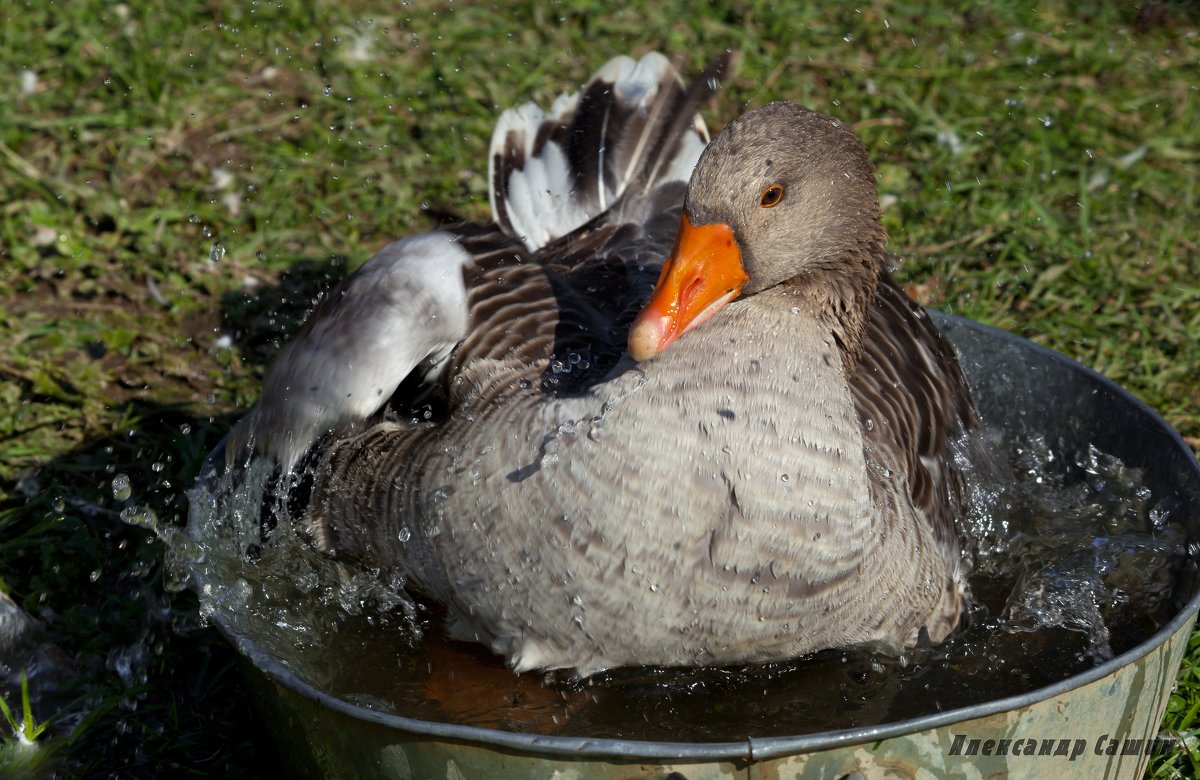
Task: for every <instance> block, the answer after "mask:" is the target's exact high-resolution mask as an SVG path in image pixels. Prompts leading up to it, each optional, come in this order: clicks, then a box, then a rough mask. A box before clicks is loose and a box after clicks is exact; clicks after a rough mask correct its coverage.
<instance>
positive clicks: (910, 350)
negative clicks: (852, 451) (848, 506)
mask: <svg viewBox="0 0 1200 780" xmlns="http://www.w3.org/2000/svg"><path fill="white" fill-rule="evenodd" d="M850 388H851V392H852V393H853V395H854V402H855V406H856V407H857V409H858V414H859V418H860V420H861V421H862V425H863V439H864V441H865V442H866V446H867V448H868V462H869V463H870V464H871V466H872V468H874V469H876V470H877V472H882V473H883V474H884V476H885V477H887V476H889V472H890V473H891V476H894V474H895V473H901V474H907V475H908V476H907V485H906V486H907V489H908V492H909V495H910V496H911V497H912V500H913V504H914V505H915V506H916V507H917V508H918V509H919V510H921V511H923V512H924V514H925V517H926V518H927V519H928V520H929V522H930V524H931V525H932V526H933V530H934V534H935V536H936V538H937V540H938V541H939V542H940V543H942V545H943V547H944V548H946V549H955V550H956V549H957V536H956V533H955V518H956V516H957V514H958V511H959V509H960V506H959V505H960V503H961V496H960V492H961V491H960V483H959V480H960V476H959V474H958V473H957V471H956V470H955V468H954V466H953V463H952V461H951V455H950V452H949V444H950V442H951V440H952V439H953V437H954V436H956V435H957V434H959V433H961V432H962V431H964V430H967V429H970V428H972V427H974V426H975V425H976V424H977V416H976V412H975V407H974V404H973V402H972V401H971V393H970V390H969V389H968V387H967V383H966V380H965V379H964V378H963V375H962V371H961V370H960V368H959V366H958V359H957V357H956V356H955V354H954V350H953V348H952V347H951V346H950V344H949V343H948V342H947V341H946V340H945V339H943V338H942V336H941V334H940V333H938V331H937V330H936V329H935V328H934V327H933V323H932V322H931V321H930V319H929V315H928V314H927V313H926V312H925V310H924V308H923V307H921V306H920V305H919V304H917V303H915V302H914V301H912V300H911V299H910V298H909V297H908V296H907V295H905V293H904V292H903V291H902V290H901V289H900V288H899V287H897V286H896V284H895V282H893V281H892V279H891V277H890V276H888V275H886V274H885V275H884V276H883V277H882V278H881V279H880V282H879V287H878V289H877V291H876V295H875V302H874V304H873V306H872V307H871V314H870V320H869V322H868V325H867V332H866V335H865V337H864V338H863V352H862V357H861V358H860V361H859V364H858V367H857V369H856V370H855V372H854V374H853V375H852V376H851V377H850Z"/></svg>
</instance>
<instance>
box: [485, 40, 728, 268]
mask: <svg viewBox="0 0 1200 780" xmlns="http://www.w3.org/2000/svg"><path fill="white" fill-rule="evenodd" d="M729 61H730V55H729V54H728V53H726V54H724V55H722V56H721V57H719V58H717V60H715V61H714V62H713V64H712V65H710V66H709V68H708V70H706V71H705V73H704V74H703V75H702V76H701V77H700V78H699V79H697V80H696V81H695V82H694V83H693V84H692V86H691V87H690V88H686V89H685V87H684V83H683V80H682V79H681V78H680V77H679V74H678V73H677V72H676V70H675V68H674V67H673V66H672V65H671V63H670V62H669V61H668V60H667V58H666V57H664V56H662V55H661V54H658V53H657V52H651V53H650V54H647V55H646V56H644V57H643V58H642V59H641V60H639V61H634V60H633V59H631V58H629V57H624V56H622V57H616V58H614V59H612V60H610V61H609V62H608V63H607V64H606V65H605V66H604V67H602V68H601V69H600V70H599V71H597V73H596V75H595V76H593V77H592V79H591V81H589V82H588V83H587V85H586V86H584V88H583V90H582V91H581V92H579V93H576V94H572V95H562V96H560V97H559V98H558V99H557V100H556V101H555V102H554V105H553V106H552V107H551V109H550V111H548V112H543V111H542V110H541V109H540V108H538V107H537V106H536V105H533V104H532V103H531V104H527V105H524V106H521V107H520V108H516V109H510V110H508V111H505V112H504V114H503V115H502V116H501V117H500V121H499V122H497V124H496V130H495V132H494V133H493V135H492V144H491V150H490V154H489V164H488V177H489V179H490V181H491V185H492V188H491V202H492V216H493V218H494V219H495V221H496V223H497V224H498V225H500V227H501V229H503V230H504V231H505V232H506V233H507V234H509V235H510V236H512V237H514V238H517V239H519V240H521V241H522V242H524V244H525V246H526V247H527V248H529V249H530V250H531V251H533V250H537V249H539V248H541V247H543V246H545V245H546V244H548V243H550V242H551V241H553V240H555V239H556V238H559V237H561V236H563V235H565V234H567V233H570V232H571V231H573V230H575V229H576V228H578V227H580V226H581V225H583V224H584V223H586V222H588V221H589V220H591V219H594V218H595V217H597V216H598V215H600V214H602V213H604V212H605V211H608V210H609V209H613V208H614V207H618V208H619V207H620V206H621V205H622V204H623V203H628V202H632V201H634V200H636V199H638V198H640V196H642V195H645V194H647V193H648V192H650V191H651V190H652V189H654V188H655V187H657V186H658V185H660V184H662V183H665V182H669V181H681V182H684V183H686V182H687V179H688V177H689V176H690V175H691V171H692V168H693V167H695V164H696V161H697V160H698V159H699V157H700V153H701V151H703V149H704V146H705V144H707V143H708V131H707V129H706V128H705V126H704V120H703V119H701V118H700V115H699V113H698V112H699V109H700V107H701V106H702V105H703V104H704V102H705V101H707V100H708V98H709V97H711V95H712V94H713V92H714V91H715V89H716V85H717V80H718V78H719V76H720V75H721V74H722V73H723V72H724V71H725V69H726V68H727V67H728V65H729ZM621 216H622V217H623V218H624V217H632V216H633V215H627V214H624V213H622V214H621Z"/></svg>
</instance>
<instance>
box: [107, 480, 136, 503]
mask: <svg viewBox="0 0 1200 780" xmlns="http://www.w3.org/2000/svg"><path fill="white" fill-rule="evenodd" d="M112 494H113V498H115V499H117V500H118V501H128V500H129V497H130V496H131V495H133V487H132V486H131V485H130V484H129V477H128V476H126V475H125V474H118V475H116V476H115V477H113V481H112Z"/></svg>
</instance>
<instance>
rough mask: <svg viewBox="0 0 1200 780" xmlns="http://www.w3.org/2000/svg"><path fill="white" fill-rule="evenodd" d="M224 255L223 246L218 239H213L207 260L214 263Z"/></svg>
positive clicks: (219, 260)
mask: <svg viewBox="0 0 1200 780" xmlns="http://www.w3.org/2000/svg"><path fill="white" fill-rule="evenodd" d="M224 257H225V247H223V246H221V242H220V241H214V242H213V245H212V247H211V248H210V249H209V250H208V262H210V263H212V264H213V265H216V264H217V263H219V262H221V260H222V259H223V258H224Z"/></svg>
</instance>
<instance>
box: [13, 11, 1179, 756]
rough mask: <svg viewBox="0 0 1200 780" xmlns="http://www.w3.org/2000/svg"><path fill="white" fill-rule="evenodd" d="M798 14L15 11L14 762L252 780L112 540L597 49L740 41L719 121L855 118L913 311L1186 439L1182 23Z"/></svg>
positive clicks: (232, 698) (143, 578) (172, 631)
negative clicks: (783, 108)
mask: <svg viewBox="0 0 1200 780" xmlns="http://www.w3.org/2000/svg"><path fill="white" fill-rule="evenodd" d="M783 5H784V4H782V3H766V2H757V3H732V2H714V3H712V4H709V5H707V6H704V7H695V6H697V4H694V3H676V4H667V5H666V6H662V5H660V4H658V3H654V4H651V3H634V4H631V5H629V6H628V7H626V8H625V9H624V10H620V11H609V10H608V5H607V4H604V3H599V2H590V1H588V0H579V1H575V0H570V1H568V2H563V3H561V4H558V5H554V6H549V5H544V4H539V3H528V4H523V5H521V6H519V7H518V8H516V9H515V10H497V9H493V8H490V7H484V6H479V7H476V6H467V7H460V6H458V5H455V6H453V7H451V6H449V5H428V4H414V5H411V6H404V5H401V4H398V3H383V2H366V1H365V0H359V1H358V2H351V3H348V4H344V3H334V2H324V1H323V0H312V1H311V2H300V3H278V4H277V3H233V2H207V3H201V2H196V1H195V0H177V1H176V2H173V3H170V4H143V3H128V4H112V3H106V2H98V1H96V2H85V1H84V0H74V1H71V0H68V1H67V2H60V3H55V4H47V3H42V2H32V1H29V2H25V1H24V0H19V1H18V2H16V3H9V4H7V5H5V6H4V8H3V10H0V18H2V19H3V24H2V25H0V106H2V108H0V590H3V591H4V592H6V593H8V594H9V595H11V596H12V598H13V599H14V600H16V601H17V602H19V603H20V604H21V605H22V606H24V607H25V609H26V610H27V611H28V612H30V613H32V614H34V615H37V616H39V617H41V618H42V620H43V622H44V623H45V625H46V633H47V637H48V638H49V640H50V641H51V642H52V643H53V644H54V645H56V646H57V647H58V648H59V650H60V651H61V653H62V656H63V659H64V661H63V662H64V664H65V665H66V668H68V669H70V673H69V674H63V675H60V676H49V675H41V676H39V675H38V674H31V676H30V687H31V693H32V706H33V715H34V717H35V719H36V722H37V723H42V722H45V721H49V722H50V726H49V727H48V729H47V730H46V731H45V732H44V733H42V734H41V735H39V738H38V739H37V740H36V741H35V744H36V745H38V746H39V747H37V748H36V750H39V751H41V754H42V758H40V759H39V763H37V765H36V767H41V769H40V770H39V769H37V768H36V767H35V766H34V765H33V764H30V765H28V766H27V768H26V769H25V770H22V771H26V772H36V771H47V768H53V767H55V766H58V767H60V768H61V770H62V771H63V772H64V773H65V774H68V775H75V774H96V775H102V774H103V775H107V774H110V773H115V774H116V775H119V776H144V775H156V774H166V773H168V772H171V773H176V772H187V773H192V774H198V775H202V776H203V775H207V776H239V775H240V776H247V775H255V774H259V773H265V772H266V771H267V770H268V768H269V767H270V766H271V759H270V757H269V756H267V757H265V758H264V757H263V755H264V754H263V752H262V751H263V750H265V749H266V748H264V747H263V745H264V744H265V740H264V737H263V735H262V734H261V733H259V732H258V731H257V729H256V725H255V724H254V722H253V721H252V720H250V719H249V716H248V715H247V714H246V713H245V712H244V711H243V704H244V702H243V701H242V700H241V698H240V694H239V691H238V688H237V687H236V685H237V684H236V667H235V666H234V658H233V656H232V653H231V652H230V651H229V650H228V649H227V648H226V647H225V646H224V644H223V642H222V641H221V640H220V639H219V638H217V637H215V636H214V635H213V633H212V632H211V631H209V630H206V629H205V628H204V627H203V626H201V625H200V624H199V619H198V617H197V615H196V610H195V600H194V598H193V597H192V596H190V595H189V594H187V593H182V594H178V593H170V592H167V591H166V590H164V588H163V587H162V577H163V575H162V565H161V562H160V561H161V557H162V555H161V553H162V550H161V546H160V545H159V543H158V542H157V541H155V540H154V539H152V538H150V537H149V535H148V534H147V533H145V532H144V531H142V530H141V529H138V528H133V527H130V526H128V525H125V524H123V523H122V522H120V520H119V517H118V515H119V513H120V511H121V510H122V509H123V508H125V507H126V506H127V505H136V506H139V507H149V508H152V509H153V510H154V511H155V512H156V514H157V515H158V516H159V517H160V518H161V519H162V520H163V521H165V522H180V521H181V519H182V517H183V516H184V513H185V501H184V499H183V497H182V494H181V490H182V489H183V488H184V487H186V486H187V485H188V484H189V483H190V481H191V479H192V478H193V476H194V474H195V472H196V470H197V468H198V464H199V462H200V460H201V459H202V457H203V455H204V453H205V452H206V451H207V450H208V449H209V448H210V447H211V446H213V445H214V444H215V443H216V441H217V440H218V439H219V437H220V436H221V435H222V433H223V432H224V431H225V430H226V429H227V428H228V427H229V425H230V424H231V420H232V419H234V418H235V416H236V414H237V412H238V411H239V410H241V409H244V408H246V407H247V406H248V405H249V404H250V403H252V402H253V399H254V397H255V394H256V392H257V390H256V387H257V382H258V380H259V379H260V378H261V374H262V370H263V367H264V363H265V362H266V361H267V360H269V358H270V356H271V354H272V353H273V351H274V350H275V349H277V348H278V346H279V343H280V340H281V339H283V338H286V336H287V334H289V333H290V332H292V331H293V330H294V329H295V328H296V326H297V324H298V323H299V322H300V321H301V320H302V318H303V316H304V314H305V312H306V311H307V310H309V309H310V308H311V306H312V302H313V299H314V297H315V296H317V295H318V294H319V293H320V291H321V290H322V289H324V288H325V287H327V286H328V284H330V283H331V282H332V281H333V280H336V279H337V278H340V277H341V276H342V275H343V274H344V273H345V272H346V271H347V270H348V269H350V268H353V267H356V266H357V265H358V264H360V263H361V262H362V261H363V260H365V259H366V258H367V257H368V256H369V255H370V254H371V253H372V252H373V251H374V250H375V249H377V248H378V247H380V246H381V245H383V244H384V243H386V242H387V241H389V240H391V239H392V238H394V237H396V236H399V235H401V234H403V233H406V232H408V231H411V230H418V229H422V228H424V227H426V226H428V225H429V224H430V221H429V220H428V219H427V218H426V217H424V216H423V215H422V213H421V210H422V206H427V207H430V208H435V209H451V210H455V211H458V212H460V213H464V214H466V215H468V216H473V217H482V216H485V215H486V213H487V207H486V183H485V180H484V175H485V172H486V161H485V150H486V144H487V141H488V138H489V137H490V132H491V124H492V122H493V121H494V119H495V117H496V116H497V114H498V113H499V111H500V110H501V109H503V108H505V107H508V106H511V105H513V104H515V103H518V102H524V101H526V100H529V99H536V100H538V101H541V102H542V103H543V104H544V103H547V102H548V101H549V100H551V99H552V98H553V97H554V96H555V95H556V94H557V93H558V92H559V91H561V90H564V89H569V88H573V87H575V86H577V85H579V84H581V83H582V82H583V81H584V80H585V79H586V78H587V77H588V75H589V74H590V73H591V72H592V71H593V70H594V69H595V68H597V67H598V66H599V65H600V64H602V63H603V62H604V61H605V60H606V59H607V58H609V57H610V56H612V55H615V54H618V53H637V54H640V53H642V52H644V51H646V50H649V49H651V48H656V49H659V50H662V51H664V52H666V53H668V54H670V55H679V56H681V57H682V58H683V62H684V64H685V67H686V68H687V69H688V70H689V71H691V72H695V71H697V70H698V69H699V68H700V67H701V66H702V65H703V64H704V62H705V61H706V60H707V59H708V58H710V57H711V56H712V55H713V54H714V53H715V52H716V51H718V50H720V49H722V48H725V47H734V48H737V49H739V50H741V51H742V53H743V56H742V61H741V66H740V70H739V71H738V72H737V73H736V74H735V75H733V76H732V77H730V78H729V79H727V83H726V84H725V85H724V88H723V90H722V92H721V94H720V97H719V99H718V100H717V102H716V105H715V106H714V107H713V108H712V109H711V110H710V111H709V112H708V118H709V120H710V126H712V127H713V128H714V129H715V128H718V127H720V126H721V125H722V124H724V123H725V122H727V121H728V120H730V119H731V118H733V117H734V116H736V115H737V114H738V113H739V112H740V111H742V110H743V109H744V108H745V107H746V106H750V105H758V104H761V103H763V102H766V101H768V100H772V99H779V98H790V99H794V100H797V101H799V102H802V103H805V104H807V105H809V106H810V107H812V108H815V109H818V110H821V111H825V112H828V113H832V114H834V115H836V116H838V117H840V118H842V119H844V120H846V121H849V122H852V123H855V125H856V127H857V129H858V132H859V134H860V135H861V137H862V138H863V140H864V141H865V142H866V144H867V146H868V148H869V149H870V150H871V154H872V157H873V159H874V160H875V161H876V163H877V165H878V168H879V175H880V190H881V194H882V195H883V197H884V199H885V202H887V203H890V205H889V206H888V208H887V209H886V211H885V222H886V224H887V227H888V229H889V231H890V233H891V241H892V248H893V249H894V250H895V251H897V252H898V253H900V254H901V255H903V256H905V257H906V258H907V262H906V266H905V271H904V276H905V279H906V280H907V281H908V282H909V283H910V285H911V289H912V290H913V291H914V292H915V293H916V294H918V295H919V296H920V297H921V298H923V299H924V300H925V301H926V302H928V303H930V304H931V305H934V306H937V307H939V308H943V309H949V310H951V311H954V312H956V313H960V314H964V315H966V316H969V317H972V318H975V319H979V320H982V321H984V322H987V323H990V324H994V325H998V326H1000V327H1003V328H1007V329H1010V330H1013V331H1015V332H1017V333H1019V334H1021V335H1023V336H1026V337H1028V338H1031V339H1033V340H1035V341H1037V342H1040V343H1043V344H1046V345H1048V346H1050V347H1053V348H1055V349H1058V350H1060V351H1062V352H1065V353H1066V354H1068V355H1071V356H1072V357H1075V358H1076V359H1078V360H1080V361H1082V362H1083V363H1086V364H1088V365H1091V366H1094V367H1096V368H1097V369H1099V370H1101V371H1102V372H1104V373H1105V374H1107V375H1108V376H1110V377H1111V378H1113V379H1114V380H1116V381H1117V382H1119V383H1121V384H1122V385H1125V386H1126V387H1128V388H1130V389H1131V390H1132V391H1133V392H1135V393H1136V394H1138V395H1139V396H1140V397H1142V398H1143V399H1145V400H1146V401H1147V402H1149V403H1150V404H1151V405H1152V406H1154V407H1155V408H1157V409H1158V410H1159V411H1160V412H1161V413H1162V414H1163V415H1164V416H1165V417H1166V418H1167V420H1168V421H1169V422H1171V423H1172V424H1173V425H1175V426H1176V427H1177V428H1178V429H1179V430H1180V431H1181V432H1182V433H1183V435H1184V436H1185V437H1187V439H1188V441H1189V442H1190V443H1191V444H1192V446H1193V447H1196V446H1198V445H1200V369H1198V367H1200V251H1198V250H1200V247H1198V243H1200V239H1198V233H1197V230H1196V224H1197V223H1196V214H1197V205H1198V204H1197V186H1198V185H1197V181H1198V179H1200V177H1198V176H1197V175H1196V169H1197V164H1198V163H1200V142H1198V140H1197V139H1198V138H1200V135H1198V133H1197V128H1198V127H1200V67H1198V66H1197V62H1198V61H1200V18H1198V16H1197V13H1196V11H1195V10H1194V7H1193V6H1191V5H1189V4H1186V3H1182V2H1180V3H1165V2H1149V3H1143V4H1141V6H1140V8H1139V7H1137V6H1134V5H1132V4H1114V3H1104V2H1094V3H1069V4H1062V5H1059V4H1053V3H1051V4H1037V8H1035V7H1034V6H1035V4H1032V3H1024V4H1016V3H996V4H992V5H989V6H983V7H982V8H979V7H976V6H977V4H975V3H961V4H950V7H949V8H947V7H943V5H942V4H935V3H929V4H924V3H901V2H896V3H873V4H867V3H864V4H860V5H859V7H858V8H855V7H853V6H844V7H843V6H841V5H838V4H814V5H813V6H811V7H808V6H798V7H795V8H790V9H789V8H784V7H783ZM25 71H32V72H34V73H36V76H23V75H22V74H23V72H25ZM222 336H226V337H228V338H227V339H226V340H222V339H221V337H222ZM117 474H125V475H127V476H128V477H129V478H130V481H131V483H132V486H133V495H132V496H131V497H130V498H129V499H128V500H126V501H121V500H118V499H117V498H114V496H113V494H112V489H111V483H112V480H113V477H114V476H115V475H117ZM1197 664H1200V644H1198V643H1197V642H1195V641H1194V642H1193V644H1192V646H1191V653H1190V655H1189V658H1188V661H1187V663H1186V664H1185V666H1184V669H1183V671H1182V672H1181V676H1180V684H1181V688H1180V690H1179V691H1178V692H1177V693H1176V694H1174V695H1173V696H1172V698H1171V702H1170V706H1169V707H1168V718H1167V722H1166V724H1165V727H1166V728H1168V729H1173V730H1176V731H1178V732H1180V733H1184V734H1192V735H1194V734H1196V733H1197V729H1198V728H1200V726H1198V724H1197V718H1198V715H1197V713H1198V712H1200V704H1198V702H1200V678H1198V677H1197V675H1196V672H1195V670H1196V668H1197ZM3 695H4V696H5V700H6V701H7V702H8V703H9V704H10V705H12V710H13V712H14V715H15V714H16V713H17V711H18V710H19V709H20V704H19V702H20V698H19V696H20V693H19V689H13V688H6V689H5V690H4V694H3ZM22 717H23V716H22ZM0 739H4V740H6V741H5V742H3V743H2V744H3V745H4V746H9V745H10V744H11V742H12V740H11V739H9V738H8V736H7V735H5V736H4V737H0ZM4 755H5V753H3V752H0V757H3V756H4ZM1177 760H1178V761H1179V765H1178V767H1176V766H1173V765H1168V764H1167V763H1166V762H1164V763H1163V764H1161V765H1159V766H1158V767H1157V768H1156V769H1155V770H1154V772H1155V776H1158V777H1172V776H1175V775H1173V774H1172V773H1173V772H1175V771H1183V772H1185V773H1190V772H1192V770H1193V769H1194V768H1195V767H1194V764H1191V763H1188V762H1187V761H1185V760H1184V758H1179V759H1177ZM1194 760H1195V759H1191V761H1193V762H1194ZM1185 764H1186V765H1187V766H1186V767H1185ZM30 767H32V768H30ZM14 771H15V770H14ZM0 773H2V772H0Z"/></svg>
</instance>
